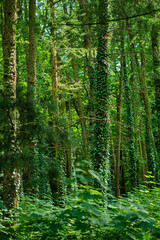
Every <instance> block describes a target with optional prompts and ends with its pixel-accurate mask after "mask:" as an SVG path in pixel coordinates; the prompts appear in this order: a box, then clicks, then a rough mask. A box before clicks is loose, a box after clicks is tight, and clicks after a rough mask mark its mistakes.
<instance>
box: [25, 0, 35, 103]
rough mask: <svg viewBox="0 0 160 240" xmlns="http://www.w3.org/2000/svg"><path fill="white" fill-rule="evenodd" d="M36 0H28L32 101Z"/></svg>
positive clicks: (30, 93)
mask: <svg viewBox="0 0 160 240" xmlns="http://www.w3.org/2000/svg"><path fill="white" fill-rule="evenodd" d="M35 21H36V0H29V60H28V85H27V86H28V100H29V101H31V102H32V101H33V99H34V97H35V86H36V30H35V25H36V24H35Z"/></svg>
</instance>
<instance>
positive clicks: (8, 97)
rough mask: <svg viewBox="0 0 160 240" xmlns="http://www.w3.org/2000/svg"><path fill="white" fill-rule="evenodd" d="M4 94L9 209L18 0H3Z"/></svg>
mask: <svg viewBox="0 0 160 240" xmlns="http://www.w3.org/2000/svg"><path fill="white" fill-rule="evenodd" d="M4 15H5V25H4V38H3V40H4V42H3V56H4V95H5V103H6V116H7V120H6V122H5V126H4V129H5V132H4V148H5V155H4V156H5V157H4V158H5V159H4V161H5V162H4V179H3V203H4V205H5V206H6V207H7V208H8V209H10V208H12V207H15V206H16V205H17V195H18V182H17V181H18V174H17V155H18V152H17V149H18V148H17V143H16V109H15V101H16V78H17V72H16V19H17V1H16V0H6V1H5V6H4Z"/></svg>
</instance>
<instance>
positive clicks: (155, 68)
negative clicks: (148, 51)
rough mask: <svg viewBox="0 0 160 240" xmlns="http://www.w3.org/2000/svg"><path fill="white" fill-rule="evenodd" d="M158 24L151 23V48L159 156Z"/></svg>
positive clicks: (159, 86)
mask: <svg viewBox="0 0 160 240" xmlns="http://www.w3.org/2000/svg"><path fill="white" fill-rule="evenodd" d="M158 30H159V29H158V26H157V25H156V24H153V26H152V31H151V39H152V50H153V71H154V83H155V110H156V115H157V119H156V126H157V131H156V147H157V152H158V155H159V157H160V70H159V67H160V55H159V42H158V37H159V34H158V32H159V31H158Z"/></svg>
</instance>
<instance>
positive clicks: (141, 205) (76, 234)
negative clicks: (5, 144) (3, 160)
mask: <svg viewBox="0 0 160 240" xmlns="http://www.w3.org/2000/svg"><path fill="white" fill-rule="evenodd" d="M107 199H110V200H109V201H108V203H107V204H104V203H105V201H107ZM159 204H160V192H159V188H154V189H152V190H149V189H148V188H146V187H145V186H141V188H140V189H137V190H136V191H135V192H134V193H130V194H128V196H127V197H124V198H120V199H119V200H116V199H114V197H112V196H111V195H105V196H104V195H102V193H100V192H98V191H97V190H95V189H93V188H91V187H88V186H85V185H83V187H82V186H79V187H78V190H77V192H73V193H72V194H70V196H69V197H68V198H67V204H66V206H65V208H60V207H55V206H53V205H52V204H51V202H49V201H48V202H46V201H44V200H38V199H35V198H32V199H31V198H24V199H22V201H21V202H20V205H19V207H18V209H15V210H13V212H12V213H14V214H13V215H12V219H10V220H2V215H1V220H0V224H1V232H0V234H1V236H2V237H1V239H7V237H8V239H17V240H18V239H21V240H23V239H24V240H25V239H41V240H43V239H46V240H47V239H48V240H49V239H56V240H58V239H79V240H80V239H88V240H89V239H98V240H101V239H108V240H109V239H110V240H111V239H112V240H129V239H131V240H132V239H133V240H135V239H136V240H141V239H142V240H145V239H146V240H147V239H152V240H156V239H158V236H159V234H160V214H159V213H160V212H159Z"/></svg>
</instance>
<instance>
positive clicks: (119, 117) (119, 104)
mask: <svg viewBox="0 0 160 240" xmlns="http://www.w3.org/2000/svg"><path fill="white" fill-rule="evenodd" d="M121 45H122V46H121V48H122V53H121V72H120V80H119V95H118V101H117V122H118V126H117V146H116V149H117V151H116V169H115V170H116V171H115V196H116V197H119V196H120V186H119V174H120V155H121V121H122V114H121V112H122V91H123V54H124V53H123V42H122V41H121Z"/></svg>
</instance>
